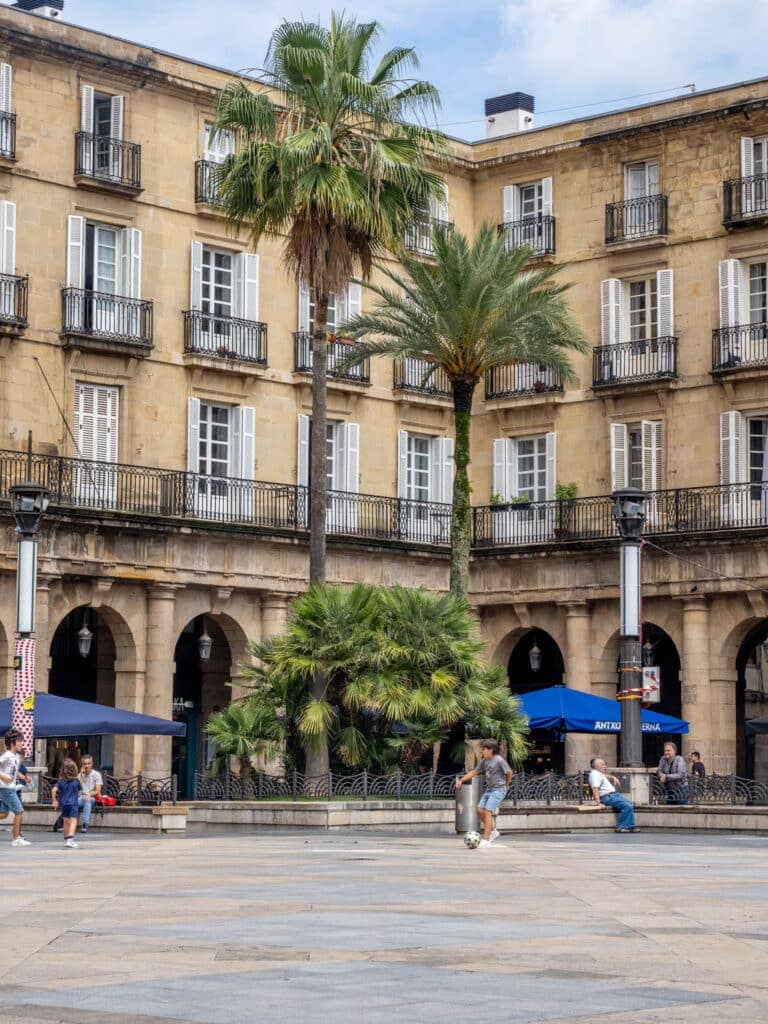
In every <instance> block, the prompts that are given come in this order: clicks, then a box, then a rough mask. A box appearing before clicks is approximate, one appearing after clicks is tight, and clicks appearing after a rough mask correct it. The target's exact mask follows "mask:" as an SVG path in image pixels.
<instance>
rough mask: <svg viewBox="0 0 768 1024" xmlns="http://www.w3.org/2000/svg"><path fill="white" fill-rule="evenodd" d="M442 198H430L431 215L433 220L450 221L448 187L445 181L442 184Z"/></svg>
mask: <svg viewBox="0 0 768 1024" xmlns="http://www.w3.org/2000/svg"><path fill="white" fill-rule="evenodd" d="M441 191H442V196H441V197H440V198H437V197H436V196H430V197H429V215H430V217H432V219H433V220H443V221H447V220H448V185H447V183H446V182H445V181H443V182H441Z"/></svg>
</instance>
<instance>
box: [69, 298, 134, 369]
mask: <svg viewBox="0 0 768 1024" xmlns="http://www.w3.org/2000/svg"><path fill="white" fill-rule="evenodd" d="M61 299H62V324H61V332H62V334H64V335H66V336H68V337H71V338H78V339H85V340H86V341H88V339H91V340H92V341H97V342H99V343H113V344H114V345H115V346H116V347H119V348H121V349H130V350H131V351H133V352H134V353H135V354H137V355H149V353H150V351H151V349H152V303H151V301H149V300H147V299H129V298H126V297H125V296H123V295H111V294H109V293H108V292H95V291H89V290H87V289H84V288H63V289H62V292H61ZM89 347H93V346H89ZM100 347H101V344H100Z"/></svg>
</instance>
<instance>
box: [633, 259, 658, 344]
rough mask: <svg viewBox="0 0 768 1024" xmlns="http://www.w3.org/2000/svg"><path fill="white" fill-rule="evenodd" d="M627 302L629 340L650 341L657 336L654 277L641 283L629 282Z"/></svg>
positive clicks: (656, 295)
mask: <svg viewBox="0 0 768 1024" xmlns="http://www.w3.org/2000/svg"><path fill="white" fill-rule="evenodd" d="M627 298H628V301H629V340H630V341H634V342H638V341H650V339H651V338H656V337H658V336H659V334H657V331H658V328H659V325H658V282H657V278H656V275H654V276H653V277H647V278H644V279H643V280H642V281H630V282H629V285H628V295H627Z"/></svg>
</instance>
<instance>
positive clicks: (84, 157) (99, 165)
mask: <svg viewBox="0 0 768 1024" xmlns="http://www.w3.org/2000/svg"><path fill="white" fill-rule="evenodd" d="M75 177H78V178H88V179H93V180H94V181H98V182H105V183H107V184H110V185H117V186H120V187H121V188H124V189H127V190H130V191H133V192H138V191H139V190H140V189H141V146H139V145H138V144H137V143H135V142H124V141H123V139H110V138H108V137H107V136H104V135H95V134H94V133H93V132H75Z"/></svg>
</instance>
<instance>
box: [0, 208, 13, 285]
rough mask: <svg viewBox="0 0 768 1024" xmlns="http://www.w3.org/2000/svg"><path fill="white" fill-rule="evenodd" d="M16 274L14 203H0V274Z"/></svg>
mask: <svg viewBox="0 0 768 1024" xmlns="http://www.w3.org/2000/svg"><path fill="white" fill-rule="evenodd" d="M15 273H16V203H11V202H9V201H8V200H7V199H3V200H2V201H0V274H15Z"/></svg>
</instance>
